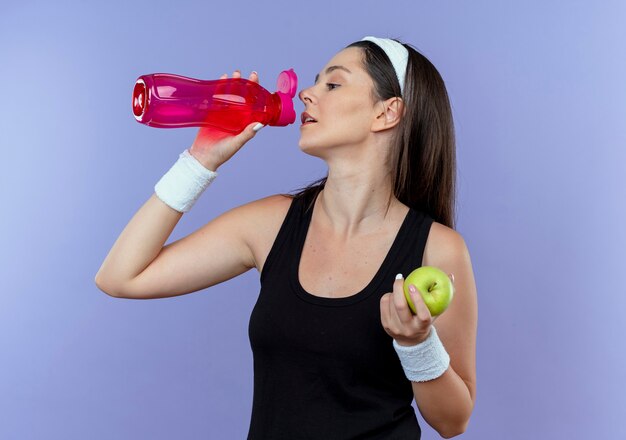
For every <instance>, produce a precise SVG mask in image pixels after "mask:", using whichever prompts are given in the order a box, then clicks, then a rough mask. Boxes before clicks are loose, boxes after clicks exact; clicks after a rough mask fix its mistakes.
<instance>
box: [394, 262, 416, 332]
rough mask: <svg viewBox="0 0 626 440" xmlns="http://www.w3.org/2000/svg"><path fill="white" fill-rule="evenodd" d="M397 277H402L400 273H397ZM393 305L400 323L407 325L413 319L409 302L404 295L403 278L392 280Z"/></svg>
mask: <svg viewBox="0 0 626 440" xmlns="http://www.w3.org/2000/svg"><path fill="white" fill-rule="evenodd" d="M398 277H402V274H398ZM391 296H392V300H393V306H394V308H395V315H396V316H397V318H398V320H399V322H400V323H402V324H406V325H408V324H409V323H410V322H411V321H413V314H412V313H411V309H410V308H409V304H408V303H407V301H406V296H404V278H403V277H402V278H397V277H396V280H395V281H394V282H393V293H392V295H391Z"/></svg>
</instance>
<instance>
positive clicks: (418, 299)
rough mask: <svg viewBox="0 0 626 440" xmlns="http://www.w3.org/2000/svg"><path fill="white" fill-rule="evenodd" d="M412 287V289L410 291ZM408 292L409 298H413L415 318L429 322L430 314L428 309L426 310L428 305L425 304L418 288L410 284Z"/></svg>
mask: <svg viewBox="0 0 626 440" xmlns="http://www.w3.org/2000/svg"><path fill="white" fill-rule="evenodd" d="M413 288H414V291H412V289H413ZM409 293H410V295H411V299H412V300H413V304H414V305H415V310H416V311H417V314H416V316H417V319H418V320H419V321H421V322H422V323H431V322H432V321H431V320H432V315H431V314H430V310H428V306H426V303H425V302H424V299H423V298H422V294H421V293H420V292H419V289H418V288H417V287H415V286H413V284H411V285H410V286H409Z"/></svg>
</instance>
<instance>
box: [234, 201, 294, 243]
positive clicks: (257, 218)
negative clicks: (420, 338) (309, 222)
mask: <svg viewBox="0 0 626 440" xmlns="http://www.w3.org/2000/svg"><path fill="white" fill-rule="evenodd" d="M292 200H293V197H291V196H289V195H283V194H273V195H270V196H267V197H263V198H261V199H258V200H254V201H252V202H249V203H246V204H245V205H242V206H241V207H240V210H241V211H240V212H241V213H242V217H243V219H244V221H245V224H244V225H241V224H240V227H243V228H244V229H245V231H244V234H245V235H246V242H247V243H248V245H249V246H250V247H251V248H252V249H253V251H256V250H257V249H259V246H263V244H264V240H265V239H267V238H268V237H275V236H276V235H277V234H278V230H279V229H280V226H281V225H282V223H283V221H284V220H285V217H286V216H287V211H289V207H290V206H291V203H292Z"/></svg>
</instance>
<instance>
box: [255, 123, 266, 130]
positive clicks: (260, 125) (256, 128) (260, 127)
mask: <svg viewBox="0 0 626 440" xmlns="http://www.w3.org/2000/svg"><path fill="white" fill-rule="evenodd" d="M263 127H265V125H263V124H261V123H260V122H259V123H258V124H256V125H255V126H254V127H252V130H254V131H259V130H260V129H262V128H263Z"/></svg>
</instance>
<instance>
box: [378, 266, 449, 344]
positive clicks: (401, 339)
mask: <svg viewBox="0 0 626 440" xmlns="http://www.w3.org/2000/svg"><path fill="white" fill-rule="evenodd" d="M448 276H449V277H450V279H451V280H452V283H454V275H452V274H448ZM403 284H404V278H400V279H398V280H395V281H394V283H393V292H388V293H385V294H384V295H383V296H382V297H381V298H380V320H381V322H382V324H383V328H384V329H385V332H387V334H388V335H389V336H391V337H392V338H393V339H395V340H396V342H397V343H398V345H404V346H412V345H417V344H419V343H421V342H424V341H425V340H426V338H428V335H429V334H430V325H431V324H432V323H433V322H435V320H436V319H437V318H438V317H439V316H441V315H439V316H435V317H434V318H433V317H432V316H431V314H430V311H429V310H428V307H426V304H425V303H424V300H423V299H422V295H421V294H420V293H419V291H418V290H417V288H416V289H415V293H413V292H410V294H411V299H412V300H413V304H415V310H416V311H417V314H416V315H413V314H412V313H411V309H410V308H409V304H408V303H407V301H406V298H405V296H404V289H403Z"/></svg>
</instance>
